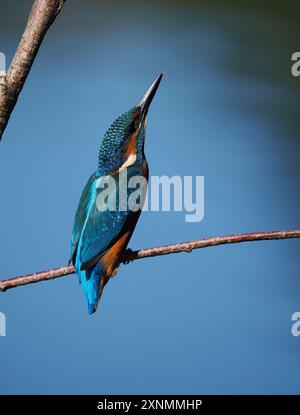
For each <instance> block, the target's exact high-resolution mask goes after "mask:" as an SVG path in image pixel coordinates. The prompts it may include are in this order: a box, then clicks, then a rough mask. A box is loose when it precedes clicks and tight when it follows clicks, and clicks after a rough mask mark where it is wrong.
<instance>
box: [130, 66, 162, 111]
mask: <svg viewBox="0 0 300 415" xmlns="http://www.w3.org/2000/svg"><path fill="white" fill-rule="evenodd" d="M162 76H163V74H162V73H161V74H160V75H159V76H158V77H157V78H156V79H155V81H154V82H153V84H152V85H151V86H150V88H149V89H148V90H147V91H146V93H145V94H144V96H143V97H142V98H141V99H140V101H139V102H138V103H137V105H136V106H137V107H138V108H140V111H141V114H142V116H143V117H145V115H146V114H147V112H148V109H149V106H150V104H151V102H152V100H153V98H154V95H155V93H156V91H157V89H158V86H159V84H160V81H161V78H162Z"/></svg>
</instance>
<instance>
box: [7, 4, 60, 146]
mask: <svg viewBox="0 0 300 415" xmlns="http://www.w3.org/2000/svg"><path fill="white" fill-rule="evenodd" d="M64 2H65V0H36V1H35V2H34V4H33V6H32V9H31V12H30V14H29V18H28V22H27V25H26V28H25V31H24V33H23V36H22V38H21V41H20V43H19V46H18V49H17V51H16V53H15V56H14V58H13V60H12V63H11V65H10V67H9V69H8V71H7V73H6V79H5V82H6V85H5V89H4V93H3V95H2V96H1V100H0V140H1V138H2V135H3V132H4V130H5V128H6V126H7V123H8V120H9V118H10V115H11V113H12V111H13V109H14V107H15V105H16V102H17V99H18V96H19V94H20V92H21V90H22V88H23V85H24V83H25V81H26V78H27V75H28V74H29V71H30V69H31V66H32V64H33V62H34V59H35V57H36V54H37V52H38V50H39V47H40V45H41V43H42V41H43V38H44V36H45V34H46V32H47V30H48V29H49V27H50V26H51V24H52V23H53V22H54V20H55V18H56V16H57V15H58V13H59V12H60V10H61V8H62V6H63V4H64Z"/></svg>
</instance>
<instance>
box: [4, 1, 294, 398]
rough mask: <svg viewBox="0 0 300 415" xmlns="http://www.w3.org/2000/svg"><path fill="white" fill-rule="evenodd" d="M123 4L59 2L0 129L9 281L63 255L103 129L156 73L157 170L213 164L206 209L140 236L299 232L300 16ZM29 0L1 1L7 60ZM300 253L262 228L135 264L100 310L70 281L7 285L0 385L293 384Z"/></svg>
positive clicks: (152, 142) (157, 220) (114, 283)
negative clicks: (293, 65) (295, 71)
mask: <svg viewBox="0 0 300 415" xmlns="http://www.w3.org/2000/svg"><path fill="white" fill-rule="evenodd" d="M126 3H127V4H126V6H125V5H123V4H122V3H119V2H116V3H114V4H109V5H108V4H102V2H99V1H85V2H83V1H74V2H72V4H71V3H70V4H68V2H67V4H66V6H65V8H64V10H63V13H62V14H61V15H60V16H59V18H58V20H57V21H56V22H55V24H54V26H53V27H52V28H51V30H50V31H49V33H48V34H47V36H46V38H45V41H44V43H43V45H42V47H41V49H40V52H39V55H38V57H37V59H36V62H35V64H34V67H33V68H32V71H31V73H30V75H29V78H28V81H27V83H26V85H25V88H24V90H23V92H22V94H21V96H20V98H19V102H18V105H17V107H16V109H15V111H14V114H13V116H12V118H11V121H10V124H9V126H8V128H7V130H6V133H5V137H4V139H3V142H1V148H0V183H1V204H0V229H1V232H0V247H1V255H0V275H1V278H5V277H8V276H12V275H18V274H23V273H27V272H28V273H29V272H33V271H38V270H42V269H47V268H50V267H55V266H60V265H63V264H65V263H66V261H67V254H68V247H69V239H70V233H71V228H72V223H73V216H74V212H75V209H76V206H77V202H78V199H79V196H80V194H81V190H82V187H83V185H84V183H85V181H86V179H87V177H88V176H89V174H90V173H91V172H92V171H94V170H95V168H96V165H97V152H98V146H99V140H100V138H101V136H102V135H103V133H104V132H105V130H106V128H107V127H108V126H109V124H110V123H111V122H112V121H113V119H114V118H115V117H116V116H117V115H119V114H120V113H122V112H123V111H125V110H127V109H129V108H130V107H131V106H132V105H133V104H134V103H135V102H136V101H137V100H138V99H139V98H140V96H141V94H142V93H143V92H144V90H145V88H146V87H147V86H148V85H149V83H150V82H151V81H152V80H153V79H154V77H155V76H156V75H157V74H158V73H159V72H160V71H161V70H164V71H165V77H164V79H163V82H162V84H161V87H160V90H159V91H158V94H157V96H156V98H155V101H154V102H153V105H152V107H151V111H150V114H149V120H148V132H147V143H146V153H147V157H148V161H149V165H150V173H151V174H153V175H163V174H167V175H170V176H171V175H175V174H176V175H204V176H205V218H204V221H203V222H201V223H196V224H189V223H185V221H184V213H164V212H162V213H151V212H145V213H143V215H142V217H141V219H140V222H139V224H138V226H137V228H136V232H135V234H134V236H133V238H132V241H131V245H130V246H131V247H132V248H133V249H135V248H141V247H147V246H153V245H160V244H164V243H171V242H176V241H184V240H190V239H197V238H199V237H202V236H210V235H221V234H226V233H238V232H248V231H255V230H275V229H289V228H297V227H298V228H299V225H300V222H299V208H300V192H299V176H300V175H299V173H300V170H299V165H300V164H299V161H300V144H299V124H300V118H299V101H298V98H299V87H300V80H299V79H295V78H292V77H291V75H290V68H289V59H290V55H291V52H293V51H294V50H297V46H296V44H297V42H296V40H297V38H296V35H295V33H296V29H295V27H296V23H295V21H294V19H293V18H292V16H291V15H286V14H281V13H278V14H276V13H275V12H273V13H272V14H269V15H268V14H266V13H265V11H263V10H260V9H258V8H257V5H256V6H253V10H252V9H251V8H248V9H241V8H240V7H239V6H238V5H236V4H235V3H230V2H229V5H228V7H220V8H214V7H212V6H207V5H206V4H203V3H196V4H195V3H191V4H189V3H184V2H182V3H180V2H176V3H174V4H173V5H172V3H170V2H166V3H164V2H160V3H153V4H152V3H151V4H150V3H147V4H146V3H141V2H139V3H135V2H126ZM30 4H31V2H29V1H25V2H22V5H21V4H20V2H17V1H12V2H9V4H8V3H7V5H6V6H5V7H3V13H4V14H3V20H4V21H3V25H1V27H0V38H1V39H2V41H1V50H3V51H4V52H6V53H7V56H8V58H11V56H12V55H13V52H14V49H15V47H16V44H17V42H18V38H19V36H20V34H21V32H22V28H23V26H24V23H25V20H26V17H25V16H26V13H27V12H28V9H29V8H30ZM254 4H256V3H254ZM10 22H13V24H11V23H10ZM298 45H299V43H298ZM299 248H300V242H299V241H297V240H289V241H270V242H260V243H252V244H241V245H235V246H223V247H222V246H221V247H217V248H213V249H207V250H201V251H198V252H197V251H196V252H193V253H192V254H180V255H173V256H168V257H161V258H153V259H148V260H143V261H137V262H134V263H132V264H130V265H128V266H126V267H121V269H120V272H119V274H118V276H117V277H116V278H114V279H113V280H111V281H110V283H109V284H108V286H107V287H106V290H105V293H104V296H103V299H102V303H101V305H100V310H99V312H98V313H97V314H95V315H93V316H89V315H88V314H87V311H86V306H85V304H84V299H83V295H82V292H81V289H80V287H79V285H78V283H77V281H76V279H75V277H74V276H73V277H66V278H61V279H58V280H55V281H52V282H45V283H40V284H36V285H31V286H27V287H22V288H18V289H14V290H11V291H8V292H7V293H4V294H2V295H1V296H0V311H2V312H5V313H6V316H7V337H5V338H4V337H1V338H0V355H1V371H0V393H99V394H100V393H106V394H108V393H279V392H281V393H299V392H300V385H299V380H298V366H299V364H300V354H299V347H300V339H299V338H293V337H292V336H291V334H290V328H291V320H290V318H291V314H292V313H293V312H294V311H299V310H300V283H299V267H300V261H299Z"/></svg>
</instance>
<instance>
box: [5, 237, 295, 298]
mask: <svg viewBox="0 0 300 415" xmlns="http://www.w3.org/2000/svg"><path fill="white" fill-rule="evenodd" d="M289 238H300V230H291V231H273V232H253V233H243V234H241V235H226V236H216V237H214V238H205V239H199V240H196V241H190V242H181V243H177V244H172V245H163V246H159V247H155V248H147V249H140V250H138V251H130V250H128V251H126V252H125V254H124V256H123V258H122V261H121V262H123V263H128V262H130V261H136V260H137V259H142V258H149V257H154V256H159V255H168V254H175V253H179V252H191V251H192V250H193V249H199V248H206V247H209V246H216V245H223V244H235V243H239V242H252V241H265V240H270V239H289ZM73 273H74V268H73V267H72V266H69V267H61V268H55V269H50V270H48V271H42V272H37V273H35V274H28V275H22V276H20V277H15V278H9V279H7V280H2V281H0V291H6V290H8V289H9V288H14V287H18V286H20V285H26V284H32V283H34V282H39V281H45V280H52V279H54V278H58V277H64V276H66V275H70V274H73Z"/></svg>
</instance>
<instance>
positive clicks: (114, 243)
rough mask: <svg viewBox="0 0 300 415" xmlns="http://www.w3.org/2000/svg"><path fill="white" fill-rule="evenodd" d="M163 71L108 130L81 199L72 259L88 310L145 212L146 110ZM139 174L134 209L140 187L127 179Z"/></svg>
mask: <svg viewBox="0 0 300 415" xmlns="http://www.w3.org/2000/svg"><path fill="white" fill-rule="evenodd" d="M162 75H163V74H160V75H159V76H158V77H157V78H156V79H155V81H154V82H153V83H152V85H151V86H150V88H149V89H148V90H147V91H146V93H145V94H144V95H143V97H142V98H141V99H140V101H139V102H138V103H137V104H136V105H135V106H134V107H133V108H131V109H130V110H129V111H127V112H125V113H124V114H122V115H121V116H119V117H118V118H116V120H115V121H114V122H113V123H112V125H111V127H110V128H109V129H108V130H107V132H106V133H105V135H104V137H103V138H102V141H101V144H100V149H99V156H98V169H97V170H96V172H95V173H93V174H92V175H91V176H90V178H89V179H88V181H87V183H86V185H85V187H84V189H83V192H82V195H81V198H80V200H79V204H78V207H77V211H76V214H75V220H74V225H73V231H72V237H71V246H70V255H69V263H72V264H73V265H74V268H75V272H76V274H77V275H78V279H79V282H80V284H81V286H82V288H83V291H84V295H85V298H86V302H87V307H88V312H89V314H93V313H94V312H95V311H96V310H97V306H98V303H99V300H100V298H101V296H102V293H103V289H104V287H105V285H106V284H107V282H108V281H109V279H110V278H111V277H113V276H114V275H115V274H116V272H117V271H118V266H119V264H120V262H121V259H122V255H123V254H124V252H125V251H126V249H127V245H128V242H129V240H130V238H131V236H132V233H133V231H134V229H135V226H136V224H137V221H138V219H139V216H140V214H141V209H142V207H143V203H144V200H145V187H147V181H148V176H149V169H148V163H147V160H146V157H145V153H144V144H145V133H146V127H147V114H148V110H149V106H150V104H151V102H152V100H153V97H154V95H155V93H156V91H157V89H158V86H159V84H160V81H161V78H162ZM125 173H126V175H125ZM135 177H142V178H144V179H145V181H146V185H144V187H143V191H142V189H141V192H140V194H139V196H137V201H138V202H139V204H138V205H137V206H138V208H135V209H131V206H130V205H129V203H128V200H129V198H130V196H134V195H133V192H134V191H136V189H134V187H133V188H129V186H127V185H128V183H129V181H130V179H132V178H135ZM121 178H122V179H121ZM124 178H125V179H124ZM124 183H125V185H126V186H125V187H124ZM122 187H123V190H122ZM124 189H125V190H126V191H125V192H124ZM101 192H103V193H101ZM103 195H104V196H105V197H103ZM121 195H122V196H121ZM110 202H111V203H110ZM113 202H115V203H113Z"/></svg>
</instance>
